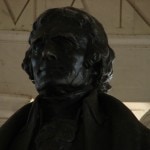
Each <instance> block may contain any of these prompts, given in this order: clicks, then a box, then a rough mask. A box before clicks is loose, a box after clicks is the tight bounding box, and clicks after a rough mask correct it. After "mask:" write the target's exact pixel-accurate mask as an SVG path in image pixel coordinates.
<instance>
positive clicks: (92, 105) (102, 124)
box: [83, 92, 112, 150]
mask: <svg viewBox="0 0 150 150" xmlns="http://www.w3.org/2000/svg"><path fill="white" fill-rule="evenodd" d="M83 121H84V139H85V141H84V143H85V144H84V145H85V149H86V150H93V149H94V150H100V149H102V150H108V149H111V146H112V145H111V131H110V123H109V119H108V117H107V115H106V114H104V112H103V110H102V109H101V108H100V104H99V101H98V98H97V92H94V93H93V94H91V95H90V96H89V97H88V98H86V99H85V101H84V104H83ZM106 142H107V143H106Z"/></svg>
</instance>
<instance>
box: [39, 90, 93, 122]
mask: <svg viewBox="0 0 150 150" xmlns="http://www.w3.org/2000/svg"><path fill="white" fill-rule="evenodd" d="M90 92H91V91H89V90H87V89H86V90H82V91H81V90H80V91H76V92H73V93H70V94H66V95H63V96H45V95H41V98H40V100H39V104H40V107H41V109H42V112H43V116H44V118H45V119H46V120H50V119H52V118H65V119H75V118H76V117H77V115H78V113H79V111H80V110H81V108H82V102H83V99H84V98H85V97H86V96H87V95H88V94H89V93H90Z"/></svg>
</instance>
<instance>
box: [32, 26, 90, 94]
mask: <svg viewBox="0 0 150 150" xmlns="http://www.w3.org/2000/svg"><path fill="white" fill-rule="evenodd" d="M51 24H52V23H51ZM51 26H52V27H50V26H49V27H48V28H47V26H43V27H42V30H40V29H39V30H37V31H36V33H35V36H34V37H33V38H31V42H30V45H31V49H32V57H31V63H32V68H33V75H34V81H35V86H36V88H37V90H38V91H39V92H41V93H42V92H43V93H46V94H47V95H49V94H50V95H51V94H65V93H68V92H72V91H73V90H75V89H80V88H81V87H84V86H87V85H88V84H90V83H91V81H90V80H91V79H90V70H88V69H86V68H85V67H84V66H83V62H84V56H85V52H86V47H87V39H86V38H85V37H84V36H83V34H82V32H83V31H82V30H81V29H79V28H78V27H75V26H72V25H70V26H69V25H67V27H65V26H66V25H64V24H57V25H53V24H52V25H51Z"/></svg>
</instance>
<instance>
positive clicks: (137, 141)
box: [0, 7, 150, 150]
mask: <svg viewBox="0 0 150 150" xmlns="http://www.w3.org/2000/svg"><path fill="white" fill-rule="evenodd" d="M29 44H30V47H29V49H28V50H27V52H26V55H25V58H24V60H23V63H22V67H23V69H24V70H25V71H26V72H27V74H28V75H29V78H30V79H31V80H32V82H33V83H34V84H35V87H36V89H37V91H38V93H39V95H38V96H37V98H36V99H35V101H34V102H33V103H30V104H27V105H25V106H24V107H23V108H21V109H20V110H18V111H17V112H16V113H15V114H14V115H13V116H12V117H10V119H8V121H7V122H6V123H5V124H4V125H3V126H2V127H1V129H0V150H150V130H149V129H147V128H146V127H144V126H143V125H142V124H141V123H140V122H139V121H138V120H137V119H136V117H135V116H134V115H133V114H132V113H131V111H130V110H129V109H128V108H126V107H125V106H124V105H123V104H122V103H121V102H120V101H119V100H117V99H116V98H114V97H112V96H110V95H108V94H106V93H107V91H108V90H109V89H110V88H111V86H110V84H109V81H110V79H111V78H112V74H113V69H112V61H113V60H114V58H115V54H114V51H113V50H112V49H111V48H110V46H109V44H108V40H107V35H106V33H105V31H104V29H103V26H102V25H101V24H100V23H99V22H98V21H97V20H96V19H95V18H94V17H92V16H91V15H89V14H87V13H86V12H83V11H81V10H79V9H76V8H72V7H64V8H54V9H49V10H47V11H45V12H44V13H43V14H41V15H40V16H39V17H38V18H37V20H36V21H35V23H34V24H33V30H32V32H31V34H30V38H29Z"/></svg>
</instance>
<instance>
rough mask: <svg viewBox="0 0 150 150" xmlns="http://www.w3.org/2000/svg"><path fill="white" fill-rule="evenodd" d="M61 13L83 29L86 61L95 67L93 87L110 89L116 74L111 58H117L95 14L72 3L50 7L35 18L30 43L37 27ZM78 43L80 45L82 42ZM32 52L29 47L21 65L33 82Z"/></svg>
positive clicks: (85, 62) (91, 66) (102, 89)
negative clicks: (61, 6)
mask: <svg viewBox="0 0 150 150" xmlns="http://www.w3.org/2000/svg"><path fill="white" fill-rule="evenodd" d="M61 17H62V18H63V17H68V18H71V19H73V20H75V21H76V23H77V25H78V26H80V28H81V29H82V30H83V31H84V35H85V37H86V39H87V40H88V41H87V43H88V44H87V48H86V54H85V60H84V64H83V65H84V66H85V67H86V68H87V69H88V68H92V71H93V73H92V79H93V87H94V88H98V90H99V92H107V91H108V89H110V88H111V86H110V84H109V81H110V79H111V78H112V75H113V69H112V61H113V60H114V58H115V54H114V51H113V50H112V49H111V48H110V46H109V44H108V39H107V35H106V33H105V31H104V28H103V26H102V25H101V23H100V22H98V21H97V20H96V19H95V18H94V17H93V16H91V15H89V14H87V13H86V12H84V11H81V10H79V9H76V8H73V7H64V8H53V9H48V10H47V11H45V12H44V13H43V14H41V15H40V16H39V17H38V18H37V20H36V21H35V22H34V24H33V30H32V32H31V34H30V38H29V44H31V43H32V39H34V37H35V36H36V32H37V30H39V29H40V30H42V25H43V24H47V23H48V24H50V23H51V21H52V20H54V19H59V18H61ZM79 36H80V35H78V38H79ZM77 44H79V45H80V44H81V43H77ZM82 44H83V43H82ZM31 54H32V49H31V48H29V49H28V50H27V52H26V54H25V58H24V60H23V63H22V68H23V69H24V70H25V71H26V73H27V74H28V75H29V78H30V79H31V80H32V81H33V82H34V77H33V70H32V65H31Z"/></svg>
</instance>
